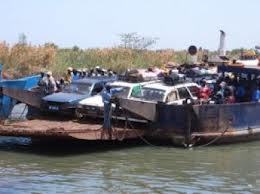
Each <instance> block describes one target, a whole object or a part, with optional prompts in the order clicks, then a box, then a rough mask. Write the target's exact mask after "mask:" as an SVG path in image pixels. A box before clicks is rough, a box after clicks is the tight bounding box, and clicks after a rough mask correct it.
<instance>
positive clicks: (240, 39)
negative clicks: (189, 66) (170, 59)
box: [0, 0, 260, 50]
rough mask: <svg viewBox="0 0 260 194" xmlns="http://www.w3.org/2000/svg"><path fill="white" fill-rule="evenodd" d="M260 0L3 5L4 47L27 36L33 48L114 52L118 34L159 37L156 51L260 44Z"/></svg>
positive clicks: (54, 0) (55, 0) (18, 1)
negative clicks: (222, 34) (223, 39)
mask: <svg viewBox="0 0 260 194" xmlns="http://www.w3.org/2000/svg"><path fill="white" fill-rule="evenodd" d="M259 8H260V0H196V1H195V0H0V26H1V27H0V28H1V29H0V41H6V42H7V43H10V44H14V43H16V42H17V41H18V37H19V34H21V33H24V34H25V35H26V36H27V40H28V42H30V43H31V44H34V45H38V44H44V43H45V42H53V43H55V44H57V45H58V46H60V47H73V46H74V45H77V46H79V47H81V48H97V47H101V48H103V47H113V46H117V45H118V44H119V43H120V38H119V34H121V33H131V32H137V33H138V34H140V35H141V36H144V37H157V38H159V40H158V41H157V43H156V45H154V47H153V49H165V48H170V49H176V50H179V49H186V48H188V47H189V46H190V45H192V44H193V45H196V46H197V47H202V48H204V49H210V50H216V49H217V48H218V44H219V30H220V29H222V30H224V31H225V32H226V34H227V37H226V47H227V49H228V50H229V49H234V48H241V47H243V48H253V47H254V46H255V45H257V44H258V45H259V44H260V25H259V24H258V22H259V18H260V12H259Z"/></svg>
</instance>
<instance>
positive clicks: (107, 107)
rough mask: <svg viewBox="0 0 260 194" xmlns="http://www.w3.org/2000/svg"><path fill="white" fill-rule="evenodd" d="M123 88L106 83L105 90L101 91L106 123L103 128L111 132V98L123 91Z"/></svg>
mask: <svg viewBox="0 0 260 194" xmlns="http://www.w3.org/2000/svg"><path fill="white" fill-rule="evenodd" d="M122 90H123V88H111V86H110V85H108V84H106V86H105V90H103V91H102V92H101V96H102V101H103V103H104V123H103V129H106V130H109V132H111V100H112V98H113V96H114V95H115V94H117V93H119V92H121V91H122Z"/></svg>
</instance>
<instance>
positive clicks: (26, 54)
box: [0, 33, 241, 77]
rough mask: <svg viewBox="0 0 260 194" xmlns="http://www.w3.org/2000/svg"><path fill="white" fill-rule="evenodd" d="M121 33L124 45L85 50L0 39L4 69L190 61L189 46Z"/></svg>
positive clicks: (19, 71)
mask: <svg viewBox="0 0 260 194" xmlns="http://www.w3.org/2000/svg"><path fill="white" fill-rule="evenodd" d="M120 36H121V41H122V44H121V45H123V46H119V47H116V48H104V49H84V50H83V49H80V48H79V47H77V46H74V47H73V48H58V46H56V45H55V44H53V43H46V44H44V45H40V46H33V45H30V44H27V41H26V37H25V36H22V35H20V37H19V42H18V43H17V44H15V45H12V46H11V45H9V44H7V43H6V42H0V63H2V64H4V72H6V73H7V74H8V75H11V77H20V76H24V75H30V74H33V73H38V72H39V71H41V70H52V71H53V72H54V74H55V75H57V76H62V75H63V73H64V72H65V71H66V68H67V67H69V66H71V67H74V68H92V67H95V66H97V65H99V66H102V67H104V68H111V69H113V70H115V71H119V72H120V71H124V70H126V69H127V68H132V67H148V66H150V65H153V66H162V65H163V64H165V63H168V62H169V61H171V62H175V63H177V64H182V63H184V62H185V61H186V58H187V57H186V51H185V50H182V51H174V50H172V49H164V50H148V49H147V47H149V46H151V45H152V44H155V42H156V40H157V39H154V38H140V37H139V36H137V34H136V33H132V34H130V35H129V34H125V35H120ZM129 36H130V38H129ZM131 36H133V37H134V39H133V38H131ZM200 52H203V51H200ZM240 52H241V49H235V50H233V51H229V52H228V55H229V56H231V57H237V56H238V55H239V54H240ZM214 53H215V52H209V53H208V54H209V55H212V54H214ZM200 54H202V53H200Z"/></svg>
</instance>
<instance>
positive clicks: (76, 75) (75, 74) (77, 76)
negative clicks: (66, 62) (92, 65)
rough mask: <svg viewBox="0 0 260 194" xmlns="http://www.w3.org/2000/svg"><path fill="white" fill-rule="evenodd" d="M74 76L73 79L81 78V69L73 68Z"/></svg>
mask: <svg viewBox="0 0 260 194" xmlns="http://www.w3.org/2000/svg"><path fill="white" fill-rule="evenodd" d="M72 72H73V77H72V80H79V71H78V70H77V69H73V70H72Z"/></svg>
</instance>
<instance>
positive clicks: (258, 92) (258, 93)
mask: <svg viewBox="0 0 260 194" xmlns="http://www.w3.org/2000/svg"><path fill="white" fill-rule="evenodd" d="M252 101H253V102H260V85H258V86H257V88H256V89H255V90H254V92H253V95H252Z"/></svg>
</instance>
